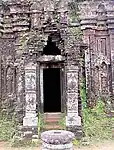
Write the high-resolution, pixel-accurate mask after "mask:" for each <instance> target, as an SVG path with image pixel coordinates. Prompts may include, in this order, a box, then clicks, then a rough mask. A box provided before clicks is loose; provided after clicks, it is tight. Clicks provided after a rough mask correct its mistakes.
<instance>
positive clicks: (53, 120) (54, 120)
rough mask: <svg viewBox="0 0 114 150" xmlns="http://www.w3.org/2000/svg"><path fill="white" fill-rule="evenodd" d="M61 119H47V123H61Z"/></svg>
mask: <svg viewBox="0 0 114 150" xmlns="http://www.w3.org/2000/svg"><path fill="white" fill-rule="evenodd" d="M59 121H60V119H55V118H50V119H45V120H44V122H45V123H59Z"/></svg>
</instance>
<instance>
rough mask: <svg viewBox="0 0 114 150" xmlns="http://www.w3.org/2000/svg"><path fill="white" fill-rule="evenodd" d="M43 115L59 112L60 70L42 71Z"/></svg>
mask: <svg viewBox="0 0 114 150" xmlns="http://www.w3.org/2000/svg"><path fill="white" fill-rule="evenodd" d="M43 89H44V113H45V112H61V86H60V68H49V69H44V70H43Z"/></svg>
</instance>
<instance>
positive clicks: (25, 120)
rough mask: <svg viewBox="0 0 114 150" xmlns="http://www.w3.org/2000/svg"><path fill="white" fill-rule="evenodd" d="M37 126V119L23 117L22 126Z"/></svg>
mask: <svg viewBox="0 0 114 150" xmlns="http://www.w3.org/2000/svg"><path fill="white" fill-rule="evenodd" d="M37 124H38V118H37V117H24V118H23V126H28V127H31V126H36V127H37Z"/></svg>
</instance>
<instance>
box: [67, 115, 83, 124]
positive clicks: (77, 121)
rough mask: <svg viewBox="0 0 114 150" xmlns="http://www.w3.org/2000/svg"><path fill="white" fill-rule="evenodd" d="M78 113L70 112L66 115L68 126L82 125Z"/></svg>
mask: <svg viewBox="0 0 114 150" xmlns="http://www.w3.org/2000/svg"><path fill="white" fill-rule="evenodd" d="M76 115H77V113H68V114H67V116H66V126H67V127H69V126H81V117H80V116H76Z"/></svg>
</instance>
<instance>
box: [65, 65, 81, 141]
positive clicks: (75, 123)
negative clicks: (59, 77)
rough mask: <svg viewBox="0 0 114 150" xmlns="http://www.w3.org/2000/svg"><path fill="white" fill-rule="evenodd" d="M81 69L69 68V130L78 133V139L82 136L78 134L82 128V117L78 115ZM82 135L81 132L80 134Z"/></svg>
mask: <svg viewBox="0 0 114 150" xmlns="http://www.w3.org/2000/svg"><path fill="white" fill-rule="evenodd" d="M78 72H79V68H78V66H74V65H71V66H68V67H67V117H66V126H67V128H68V129H69V130H70V131H72V132H75V133H76V136H78V138H79V137H80V136H82V135H79V134H77V132H78V131H79V128H80V127H81V117H80V116H79V114H78V98H79V92H78V91H79V86H78V85H79V74H78ZM80 133H81V132H80Z"/></svg>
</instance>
